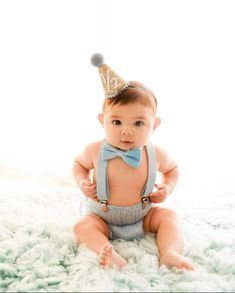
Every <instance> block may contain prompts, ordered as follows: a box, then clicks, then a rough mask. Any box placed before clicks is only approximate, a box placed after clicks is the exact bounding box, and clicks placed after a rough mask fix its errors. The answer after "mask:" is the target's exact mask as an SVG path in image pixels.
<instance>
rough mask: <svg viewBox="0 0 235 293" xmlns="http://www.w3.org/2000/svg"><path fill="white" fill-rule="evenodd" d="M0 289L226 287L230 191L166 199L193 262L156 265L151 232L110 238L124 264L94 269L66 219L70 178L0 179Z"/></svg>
mask: <svg viewBox="0 0 235 293" xmlns="http://www.w3.org/2000/svg"><path fill="white" fill-rule="evenodd" d="M0 183H1V187H0V291H6V292H7V291H9V292H32V291H37V292H40V291H42V292H45V291H53V292H54V291H57V292H76V291H77V292H84V291H93V292H101V291H109V292H123V291H125V292H151V291H155V292H156V291H158V292H172V291H173V292H177V291H178V292H202V291H203V292H212V291H213V292H216V291H217V292H234V291H235V219H234V218H235V201H234V196H230V197H226V198H224V197H223V195H221V198H216V199H213V200H212V199H211V200H208V201H204V202H197V201H196V200H194V201H193V202H191V201H190V200H183V199H181V200H179V201H172V202H170V203H169V204H170V205H171V206H173V208H174V209H176V210H177V211H178V213H179V214H180V216H181V219H182V226H183V229H184V233H185V242H186V246H185V255H186V256H187V257H189V258H191V259H192V261H193V262H194V263H195V264H196V267H197V269H196V270H195V271H194V272H185V271H180V270H177V269H171V270H168V269H167V268H165V267H161V268H160V269H159V268H158V253H157V249H156V246H155V241H154V238H153V235H152V234H149V235H146V236H145V238H143V239H142V240H141V241H132V242H125V241H114V242H113V245H114V248H115V249H116V250H117V251H118V252H119V253H120V254H121V255H122V256H123V257H124V258H126V259H128V265H127V266H126V267H125V268H123V269H121V270H119V271H118V270H114V269H112V270H107V269H101V268H99V266H98V257H97V256H96V255H95V254H94V253H93V252H91V251H89V250H88V249H87V248H86V247H84V246H79V247H76V245H75V241H74V236H73V233H72V225H73V224H74V222H75V221H76V218H77V215H78V210H79V209H78V206H79V205H78V202H79V191H78V190H77V189H76V188H75V187H73V186H72V185H68V186H66V185H56V186H53V185H47V184H45V185H43V186H41V185H40V184H39V183H35V182H34V183H33V182H32V181H29V182H26V181H22V182H21V181H8V182H3V181H0Z"/></svg>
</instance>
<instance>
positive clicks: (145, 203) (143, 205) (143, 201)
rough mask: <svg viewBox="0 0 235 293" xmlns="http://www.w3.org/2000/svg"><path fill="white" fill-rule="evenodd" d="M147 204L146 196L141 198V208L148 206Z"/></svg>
mask: <svg viewBox="0 0 235 293" xmlns="http://www.w3.org/2000/svg"><path fill="white" fill-rule="evenodd" d="M148 202H149V198H148V196H143V197H142V207H143V209H144V208H145V207H146V205H147V204H148Z"/></svg>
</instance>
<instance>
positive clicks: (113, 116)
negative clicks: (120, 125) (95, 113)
mask: <svg viewBox="0 0 235 293" xmlns="http://www.w3.org/2000/svg"><path fill="white" fill-rule="evenodd" d="M110 118H111V119H117V118H121V117H120V116H116V115H111V116H110Z"/></svg>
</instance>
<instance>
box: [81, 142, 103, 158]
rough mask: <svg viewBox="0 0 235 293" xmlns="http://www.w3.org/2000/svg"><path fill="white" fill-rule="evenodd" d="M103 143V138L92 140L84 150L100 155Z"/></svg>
mask: <svg viewBox="0 0 235 293" xmlns="http://www.w3.org/2000/svg"><path fill="white" fill-rule="evenodd" d="M101 144H102V140H96V141H93V142H90V143H88V144H87V145H86V146H85V148H84V151H85V152H86V153H89V154H93V155H98V153H99V150H100V147H101Z"/></svg>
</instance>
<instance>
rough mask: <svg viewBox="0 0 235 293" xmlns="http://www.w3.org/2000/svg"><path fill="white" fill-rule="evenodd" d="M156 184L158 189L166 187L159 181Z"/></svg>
mask: <svg viewBox="0 0 235 293" xmlns="http://www.w3.org/2000/svg"><path fill="white" fill-rule="evenodd" d="M154 186H155V187H157V189H158V190H160V189H163V188H164V187H165V185H164V184H162V183H157V184H155V185H154Z"/></svg>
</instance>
